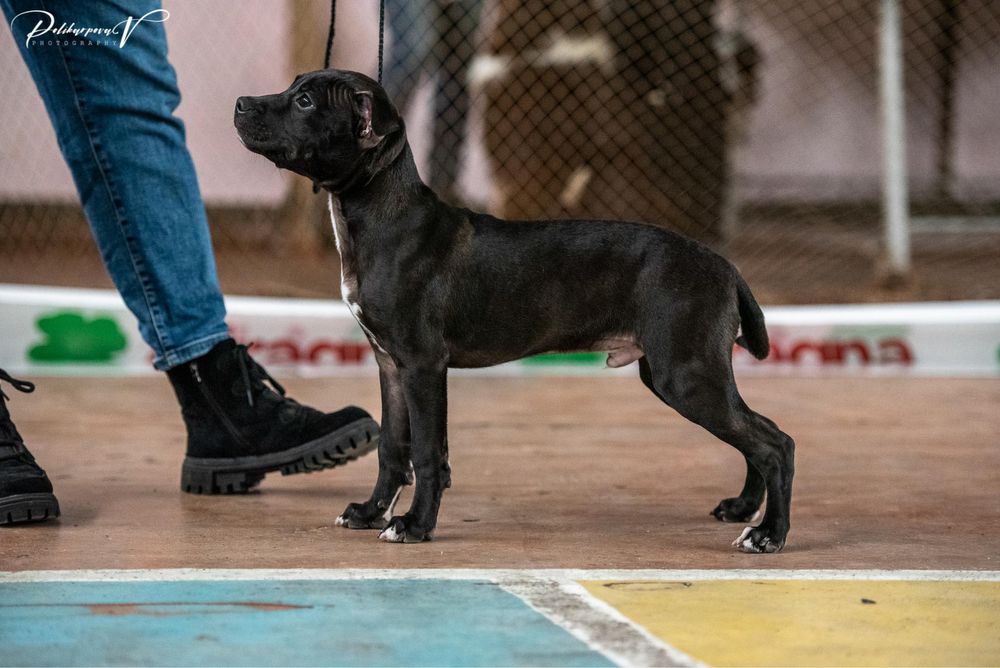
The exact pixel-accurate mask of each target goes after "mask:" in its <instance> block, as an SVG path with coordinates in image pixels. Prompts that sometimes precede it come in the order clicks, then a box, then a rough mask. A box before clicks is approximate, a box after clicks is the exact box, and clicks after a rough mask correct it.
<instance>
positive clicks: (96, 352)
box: [28, 311, 128, 362]
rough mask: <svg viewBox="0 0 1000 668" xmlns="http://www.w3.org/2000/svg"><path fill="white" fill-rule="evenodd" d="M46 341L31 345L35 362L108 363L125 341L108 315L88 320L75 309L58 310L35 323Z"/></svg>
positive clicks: (123, 335)
mask: <svg viewBox="0 0 1000 668" xmlns="http://www.w3.org/2000/svg"><path fill="white" fill-rule="evenodd" d="M35 326H36V327H38V329H39V331H41V332H42V334H44V335H45V340H44V341H42V342H41V343H39V344H36V345H34V346H32V347H31V349H30V350H29V351H28V357H29V358H30V359H31V360H32V361H35V362H110V361H111V360H112V359H114V357H115V355H117V354H118V353H120V352H121V351H123V350H125V346H126V345H127V343H128V340H127V339H126V338H125V334H123V333H122V331H121V329H120V328H119V327H118V323H117V322H115V321H114V319H112V318H109V317H96V318H93V319H90V320H88V319H87V318H85V317H84V316H83V314H82V313H80V312H78V311H60V312H58V313H55V314H53V315H48V316H43V317H41V318H39V319H38V321H37V322H36V323H35Z"/></svg>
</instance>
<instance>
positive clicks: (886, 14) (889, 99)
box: [879, 0, 910, 282]
mask: <svg viewBox="0 0 1000 668" xmlns="http://www.w3.org/2000/svg"><path fill="white" fill-rule="evenodd" d="M881 5H882V7H881V12H880V21H879V46H880V55H879V70H880V75H881V77H880V86H879V90H880V100H881V106H882V202H883V210H884V216H885V218H884V220H885V259H886V265H887V270H888V276H887V278H888V280H889V281H890V282H898V281H901V280H905V279H906V278H907V277H908V276H909V274H910V214H909V194H908V193H907V172H906V124H905V123H906V121H905V115H906V108H905V102H904V94H903V42H902V28H901V25H900V16H899V2H898V0H881Z"/></svg>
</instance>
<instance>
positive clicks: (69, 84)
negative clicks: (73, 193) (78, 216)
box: [0, 0, 229, 370]
mask: <svg viewBox="0 0 1000 668" xmlns="http://www.w3.org/2000/svg"><path fill="white" fill-rule="evenodd" d="M0 6H2V7H3V11H4V14H5V15H6V17H7V24H8V26H10V28H11V31H12V33H13V36H14V39H15V41H16V42H17V44H18V48H19V50H20V52H21V55H22V56H23V58H24V61H25V63H26V64H27V66H28V69H29V70H30V72H31V76H32V78H33V79H34V81H35V84H36V85H37V87H38V91H39V93H40V94H41V96H42V99H43V101H44V102H45V108H46V110H47V111H48V114H49V117H50V119H51V120H52V125H53V127H54V128H55V131H56V137H57V139H58V141H59V147H60V149H61V150H62V153H63V156H64V157H65V159H66V162H67V163H68V165H69V167H70V170H71V172H72V173H73V179H74V181H75V183H76V187H77V191H78V192H79V195H80V201H81V203H82V205H83V208H84V210H85V211H86V214H87V219H88V220H89V221H90V226H91V229H92V230H93V234H94V237H95V238H96V240H97V245H98V247H99V248H100V251H101V255H102V256H103V258H104V262H105V264H106V265H107V268H108V271H109V273H110V274H111V277H112V279H113V280H114V282H115V285H116V286H117V287H118V290H119V292H120V293H121V295H122V298H123V299H124V300H125V303H126V304H127V305H128V307H129V309H130V310H131V311H132V313H134V314H135V317H136V318H137V319H138V320H139V330H140V332H141V333H142V336H143V338H144V339H145V340H146V342H147V343H148V344H149V345H150V346H151V347H152V348H153V350H154V352H155V354H156V357H155V362H154V364H155V366H156V367H157V368H158V369H161V370H165V369H168V368H170V367H174V366H177V365H178V364H181V363H183V362H186V361H188V360H191V359H194V358H196V357H198V356H200V355H203V354H205V353H206V352H208V351H209V350H210V349H211V348H212V347H213V346H214V345H215V344H217V343H219V342H220V341H222V340H224V339H226V338H228V337H229V334H228V333H227V327H226V324H225V307H224V305H223V301H222V294H221V292H220V290H219V285H218V280H217V278H216V273H215V260H214V258H213V255H212V243H211V239H210V238H209V231H208V223H207V221H206V218H205V209H204V206H203V204H202V200H201V193H200V191H199V188H198V181H197V177H196V176H195V171H194V165H193V164H192V162H191V156H190V155H189V153H188V150H187V146H186V144H185V139H184V126H183V124H182V123H181V121H180V119H179V118H177V117H176V116H175V115H174V113H173V112H174V110H175V109H176V108H177V105H178V103H179V102H180V93H179V92H178V89H177V81H176V78H175V75H174V70H173V68H172V67H171V66H170V65H169V63H168V61H167V41H166V33H165V31H164V24H163V23H162V22H161V23H156V22H152V21H153V20H155V19H156V18H158V17H157V16H155V15H154V16H151V17H149V18H148V19H146V20H144V21H142V22H141V23H140V24H139V25H138V26H135V29H134V30H133V31H132V32H131V34H130V35H129V38H128V40H127V42H126V43H125V45H124V46H119V44H118V40H119V39H120V34H119V35H118V36H112V39H111V40H109V42H110V43H108V44H104V43H102V44H100V45H95V44H90V45H88V44H86V43H85V41H84V40H83V39H75V38H73V37H72V36H71V35H64V36H54V35H53V34H52V33H49V34H47V35H44V36H41V37H38V38H37V39H36V40H35V43H32V41H31V40H29V39H27V38H26V34H27V32H28V31H30V30H31V29H32V28H33V27H34V26H35V24H36V23H37V22H38V21H45V22H47V21H48V18H47V15H46V14H42V13H39V12H47V13H48V15H51V16H52V17H53V19H54V21H55V26H59V25H60V24H61V23H62V22H64V21H65V22H66V23H67V24H69V23H75V24H76V25H77V26H88V27H111V26H115V25H116V24H118V23H120V22H122V21H124V20H125V19H126V18H127V17H129V16H132V17H136V18H139V17H142V16H144V15H145V14H147V13H148V12H150V11H153V10H156V9H158V8H159V2H158V1H156V0H129V1H128V2H125V1H117V0H102V1H100V2H72V1H71V0H0ZM23 12H29V13H28V14H24V13H23ZM19 15H20V16H19ZM11 22H13V25H11ZM119 33H121V28H120V29H119ZM101 41H102V42H103V41H104V40H103V39H102V40H101ZM74 43H76V45H75V46H74Z"/></svg>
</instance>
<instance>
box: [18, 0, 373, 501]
mask: <svg viewBox="0 0 1000 668" xmlns="http://www.w3.org/2000/svg"><path fill="white" fill-rule="evenodd" d="M0 7H2V9H3V11H4V13H5V14H6V15H7V21H8V24H11V29H12V32H13V34H14V37H15V40H17V41H18V44H19V48H20V50H21V54H22V56H23V57H24V60H25V62H26V63H27V65H28V68H29V70H30V71H31V74H32V77H33V78H34V80H35V83H36V85H37V87H38V90H39V92H40V93H41V96H42V99H43V100H44V102H45V106H46V109H47V110H48V113H49V116H50V118H51V120H52V124H53V126H54V127H55V130H56V137H57V139H58V141H59V146H60V148H61V150H62V152H63V156H64V157H65V159H66V162H67V164H68V165H69V167H70V170H71V171H72V172H73V178H74V181H75V182H76V186H77V190H78V191H79V194H80V200H81V203H82V204H83V207H84V210H85V211H86V213H87V218H88V220H89V221H90V225H91V229H92V230H93V232H94V236H95V238H96V239H97V243H98V246H99V247H100V250H101V254H102V256H103V257H104V260H105V263H106V265H107V267H108V271H109V273H110V274H111V276H112V278H113V280H114V281H115V284H116V285H117V287H118V289H119V291H120V292H121V294H122V297H123V298H124V300H125V302H126V304H127V305H128V307H129V308H130V309H131V310H132V312H133V313H134V314H135V316H136V317H137V318H138V320H139V327H140V331H141V332H142V335H143V337H144V338H145V339H146V341H147V342H148V343H149V345H150V346H152V348H153V350H154V351H155V355H156V357H155V362H154V364H155V366H156V367H157V368H158V369H161V370H166V371H167V375H168V377H169V379H170V382H171V385H172V386H173V389H174V392H175V394H176V395H177V399H178V402H179V403H180V405H181V413H182V415H183V417H184V422H185V425H186V427H187V432H188V447H187V457H186V458H185V460H184V468H183V471H182V475H181V486H182V488H183V489H185V490H186V491H190V492H197V493H218V492H242V491H247V490H248V489H250V488H251V487H253V486H254V485H256V484H257V483H258V482H260V480H262V479H263V478H264V475H265V474H266V473H268V472H271V471H278V470H280V471H282V472H283V473H298V472H303V471H311V470H317V469H322V468H331V467H333V466H337V465H339V464H343V463H344V462H346V461H349V460H351V459H354V458H356V457H358V456H360V455H362V454H365V453H367V452H369V451H371V450H372V449H373V448H374V447H375V440H376V438H377V436H378V426H377V425H376V424H375V422H374V421H373V420H372V419H371V417H370V416H369V415H368V414H367V413H366V412H364V411H363V410H361V409H359V408H355V407H347V408H345V409H342V410H339V411H336V412H333V413H323V412H320V411H317V410H315V409H313V408H310V407H308V406H303V405H302V404H299V403H298V402H296V401H294V400H292V399H290V398H286V397H285V396H284V390H282V389H281V387H280V386H279V385H278V384H277V383H275V382H274V381H273V380H271V378H270V376H268V375H267V372H266V371H264V369H263V368H262V367H260V365H258V364H257V363H256V362H254V361H253V359H252V358H251V357H250V355H249V353H248V352H247V348H246V346H241V345H238V344H236V342H235V341H233V340H232V339H231V338H230V337H229V334H228V331H227V327H226V324H225V308H224V306H223V301H222V295H221V293H220V290H219V286H218V280H217V278H216V274H215V262H214V258H213V256H212V246H211V240H210V238H209V232H208V224H207V221H206V218H205V210H204V205H203V204H202V200H201V194H200V192H199V188H198V181H197V178H196V176H195V172H194V165H193V164H192V162H191V157H190V155H189V154H188V151H187V147H186V145H185V140H184V127H183V125H182V124H181V122H180V120H179V119H178V118H177V117H176V116H174V114H173V112H174V110H175V109H176V108H177V105H178V103H179V101H180V94H179V92H178V90H177V83H176V80H175V76H174V71H173V68H172V67H171V66H170V64H169V62H168V60H167V45H166V35H165V33H164V30H163V25H162V23H156V22H155V21H154V19H156V18H158V17H157V16H155V14H156V12H157V10H158V9H159V4H158V2H155V1H153V0H130V1H129V2H127V3H125V2H121V1H119V0H100V1H97V0H94V1H92V2H86V3H78V2H77V3H74V2H70V1H69V0H0ZM24 12H29V13H28V14H24ZM150 12H152V13H153V15H151V16H148V17H147V19H146V20H143V21H141V22H140V23H139V24H138V25H131V26H124V25H119V24H121V23H122V22H124V21H125V20H126V19H127V18H128V17H130V16H131V17H135V18H139V17H143V16H146V15H147V14H149V13H150ZM49 17H51V20H52V21H53V22H54V25H55V26H59V25H60V24H62V23H63V22H65V23H66V24H75V25H76V26H85V27H108V28H110V27H113V26H118V30H119V36H116V37H114V38H113V39H107V43H104V42H105V39H101V43H98V44H94V43H92V42H93V41H94V40H83V39H79V38H77V39H74V38H72V37H69V38H68V39H67V38H66V37H65V36H60V37H56V36H53V35H46V36H44V37H45V38H44V39H38V40H36V41H35V42H32V41H31V40H30V39H28V40H26V39H25V34H26V33H27V32H28V31H30V30H32V28H33V27H34V26H35V25H36V24H37V22H38V21H39V20H42V21H43V22H46V21H48V20H49ZM133 20H134V19H133ZM43 25H44V23H43ZM130 28H134V29H133V30H131V32H130V33H129V37H128V40H127V41H126V42H125V44H124V45H120V44H119V42H118V40H119V39H120V35H121V34H122V32H123V31H124V30H126V29H130ZM50 36H51V37H52V39H48V38H49V37H50Z"/></svg>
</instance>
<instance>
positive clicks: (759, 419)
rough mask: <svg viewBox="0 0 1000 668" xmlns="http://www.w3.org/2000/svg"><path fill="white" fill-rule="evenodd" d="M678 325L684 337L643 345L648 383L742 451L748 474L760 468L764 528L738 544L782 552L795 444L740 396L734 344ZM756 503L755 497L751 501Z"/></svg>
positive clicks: (686, 414)
mask: <svg viewBox="0 0 1000 668" xmlns="http://www.w3.org/2000/svg"><path fill="white" fill-rule="evenodd" d="M685 320H688V322H689V323H690V322H694V321H693V320H689V319H685ZM674 325H675V327H676V328H677V329H678V330H679V331H684V332H685V334H683V335H678V336H677V337H676V338H673V337H671V335H670V334H669V333H667V332H661V333H659V334H657V335H655V337H654V339H655V340H651V341H648V342H644V345H643V350H645V351H646V360H648V361H646V365H645V366H646V368H645V371H644V372H643V367H642V365H640V373H642V375H645V376H646V377H645V378H643V382H645V383H646V384H647V385H648V386H649V387H650V388H651V389H653V391H654V392H655V393H656V395H657V396H659V397H660V398H661V399H662V400H663V401H664V402H665V403H667V404H668V405H670V406H671V407H672V408H674V410H676V411H677V412H678V413H680V414H681V415H683V416H684V417H686V418H687V419H689V420H691V421H692V422H694V423H695V424H698V425H700V426H702V427H704V428H705V429H707V430H708V431H710V432H711V433H712V434H714V435H715V436H716V437H718V438H720V439H721V440H723V441H725V442H726V443H729V444H730V445H732V446H733V447H734V448H736V449H737V450H739V451H740V452H741V453H742V454H743V456H744V457H745V458H746V460H747V462H748V471H749V469H750V468H753V469H756V471H757V472H758V473H759V475H760V476H761V479H762V480H763V482H764V486H765V488H766V490H767V505H766V507H765V512H764V518H763V519H762V520H761V522H760V525H759V526H757V527H747V528H746V529H745V530H744V531H743V533H742V534H741V535H740V537H739V538H738V539H737V540H736V541H735V542H734V543H733V544H734V545H735V546H736V547H738V548H739V549H740V550H742V551H744V552H777V551H778V550H780V549H781V548H782V547H783V546H784V544H785V538H786V536H787V535H788V528H789V515H790V507H791V496H792V477H793V475H794V457H795V443H794V441H792V439H791V438H790V437H789V436H788V435H787V434H785V433H784V432H782V431H781V430H780V429H778V427H777V426H776V425H775V424H774V423H773V422H772V421H771V420H769V419H767V418H766V417H764V416H762V415H759V414H757V413H755V412H753V411H752V410H750V408H749V407H748V406H747V405H746V403H745V402H744V401H743V399H742V397H740V395H739V392H738V390H737V389H736V382H735V380H734V378H733V373H732V364H731V345H732V344H731V342H729V343H726V344H724V345H720V344H719V342H714V343H713V342H712V341H711V338H712V337H711V334H708V335H705V334H704V333H700V332H698V328H697V326H693V327H690V328H684V327H683V326H679V325H680V323H677V322H676V321H675V323H674ZM700 335H701V336H700ZM672 338H673V340H671V339H672ZM716 338H718V337H716ZM692 341H696V342H698V343H695V344H693V345H692ZM751 476H752V473H750V474H748V476H747V477H748V483H750V490H749V492H750V493H751V494H752V493H753V492H754V491H755V488H754V487H753V485H754V484H756V479H752V480H751ZM744 491H747V490H746V489H745V490H744ZM741 496H742V495H741ZM753 500H754V499H753V497H752V496H751V497H750V503H752V502H753Z"/></svg>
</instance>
